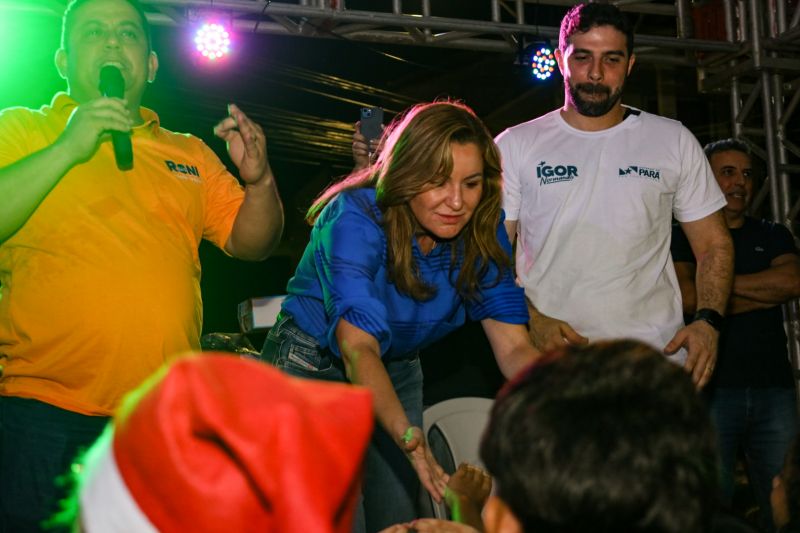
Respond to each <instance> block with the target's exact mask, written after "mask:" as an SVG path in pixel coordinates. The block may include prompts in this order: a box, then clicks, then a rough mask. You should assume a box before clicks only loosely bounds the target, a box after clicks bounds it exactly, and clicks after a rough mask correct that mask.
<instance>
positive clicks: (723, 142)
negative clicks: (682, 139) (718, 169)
mask: <svg viewBox="0 0 800 533" xmlns="http://www.w3.org/2000/svg"><path fill="white" fill-rule="evenodd" d="M731 151H733V152H742V153H743V154H745V155H747V156H748V157H752V154H751V153H750V147H749V146H747V144H746V143H745V142H744V141H740V140H739V139H734V138H733V137H731V138H728V139H720V140H718V141H714V142H710V143H708V144H707V145H705V146H704V147H703V152H705V154H706V157H707V158H708V159H709V160H711V156H712V155H714V154H716V153H719V152H731Z"/></svg>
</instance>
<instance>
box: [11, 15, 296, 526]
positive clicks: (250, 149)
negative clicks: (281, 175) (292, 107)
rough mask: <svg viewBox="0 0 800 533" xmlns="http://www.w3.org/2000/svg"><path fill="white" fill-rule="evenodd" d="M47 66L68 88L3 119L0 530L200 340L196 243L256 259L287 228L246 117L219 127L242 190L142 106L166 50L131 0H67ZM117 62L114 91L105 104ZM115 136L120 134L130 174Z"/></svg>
mask: <svg viewBox="0 0 800 533" xmlns="http://www.w3.org/2000/svg"><path fill="white" fill-rule="evenodd" d="M55 59H56V67H57V69H58V71H59V73H60V74H61V76H62V77H63V78H64V79H65V80H66V81H67V87H68V90H67V92H66V93H58V94H57V95H56V96H55V97H54V98H53V101H52V103H51V104H50V105H47V106H44V107H42V108H40V109H38V110H32V109H23V108H11V109H6V110H5V111H3V112H2V114H1V115H0V198H3V203H2V207H0V283H2V286H1V287H0V291H1V292H0V365H2V375H1V376H0V530H2V531H8V532H15V533H19V532H26V531H37V530H38V529H39V523H40V521H41V520H42V519H43V518H45V517H46V516H47V515H48V514H49V512H50V510H51V509H52V506H53V505H54V504H55V501H54V500H55V499H56V498H57V492H56V487H55V485H54V479H55V478H56V477H57V476H58V475H59V474H61V473H62V472H64V471H65V470H66V469H67V468H68V467H69V465H70V463H71V461H72V458H73V456H74V455H75V452H76V450H77V449H78V448H80V447H82V446H86V445H88V444H89V443H91V442H92V441H93V440H94V439H95V438H96V437H97V435H99V433H100V431H101V430H102V428H103V426H104V425H105V422H106V420H107V417H108V416H109V415H110V414H111V413H112V412H113V410H114V409H115V408H116V406H117V404H118V403H119V400H120V398H121V397H122V396H123V395H124V394H125V393H126V392H128V391H130V390H132V389H134V388H135V387H136V386H138V385H139V384H140V383H141V382H142V381H143V380H144V379H145V378H146V377H147V376H148V375H150V374H151V373H152V372H153V371H155V370H156V369H157V368H158V367H159V366H160V365H162V364H163V363H164V362H165V361H167V360H169V359H170V358H171V357H173V356H175V355H176V354H178V353H180V352H184V351H187V350H191V349H198V348H199V334H200V330H201V322H202V304H201V301H200V285H199V281H200V262H199V258H198V245H199V243H200V240H201V239H203V238H205V239H208V240H209V241H211V242H213V243H214V244H216V245H217V246H218V247H220V248H222V249H224V250H225V251H226V252H227V253H228V254H230V255H232V256H235V257H239V258H243V259H251V260H260V259H263V258H265V257H266V256H267V255H268V254H269V253H270V251H271V250H272V249H273V248H274V246H275V245H276V244H277V242H278V240H279V238H280V234H281V230H282V225H283V210H282V207H281V202H280V199H279V197H278V193H277V188H276V186H275V179H274V177H273V175H272V171H271V169H270V166H269V163H268V161H267V154H266V140H265V138H264V133H263V131H262V129H261V128H260V127H259V126H258V125H256V124H254V123H253V122H252V121H251V120H250V119H248V118H247V116H246V115H245V114H244V113H243V112H242V111H241V110H240V109H238V108H237V107H236V106H235V105H230V106H229V108H228V116H227V117H226V118H224V119H223V120H222V121H221V122H220V123H219V124H218V125H217V126H216V128H215V134H216V135H217V136H218V137H220V138H221V139H223V140H225V141H226V143H227V144H228V151H229V154H230V156H231V159H232V161H233V163H234V164H235V165H236V167H237V168H238V169H239V177H240V178H241V180H242V182H244V187H242V186H241V185H240V184H239V183H238V182H237V180H236V178H234V177H233V176H232V175H231V174H229V173H228V171H227V170H226V169H225V167H224V166H223V164H222V162H221V161H220V160H219V159H218V158H217V157H216V155H214V153H213V152H212V151H211V150H210V149H209V148H208V147H207V146H206V145H205V144H203V142H202V141H200V140H199V139H197V138H195V137H193V136H191V135H181V134H175V133H173V132H170V131H168V130H166V129H164V128H162V127H161V126H160V124H159V121H158V116H157V115H156V114H155V113H154V112H153V111H151V110H149V109H146V108H143V107H141V101H142V95H143V93H144V91H145V87H146V86H147V84H148V83H150V82H152V81H153V80H154V79H155V77H156V72H157V70H158V57H157V56H156V54H155V52H154V51H153V50H152V48H151V42H150V29H149V26H148V23H147V19H146V17H145V14H144V12H143V11H142V8H141V6H140V5H139V4H138V3H137V2H136V0H73V1H72V2H71V3H70V4H69V5H68V7H67V10H66V12H65V14H64V19H63V29H62V39H61V48H60V49H59V50H58V52H57V53H56V58H55ZM109 67H110V68H112V69H116V70H118V71H119V73H120V74H121V76H122V79H123V81H124V93H123V94H122V97H107V96H104V95H103V94H101V91H100V89H99V83H100V72H101V70H103V69H104V68H109ZM111 132H121V133H123V134H125V135H129V136H130V140H131V143H132V149H133V168H132V169H131V170H127V171H122V170H119V169H118V168H117V165H116V163H115V154H114V150H113V149H112V143H111V140H110V133H111Z"/></svg>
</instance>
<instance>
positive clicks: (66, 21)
mask: <svg viewBox="0 0 800 533" xmlns="http://www.w3.org/2000/svg"><path fill="white" fill-rule="evenodd" d="M93 1H97V0H72V1H71V2H70V3H69V4H67V8H66V10H65V11H64V17H63V18H62V19H61V48H63V49H64V50H66V49H67V45H68V44H69V38H70V36H71V35H72V26H73V25H74V22H73V19H74V18H75V12H76V11H77V10H78V9H80V7H81V6H82V5H84V4H87V3H89V2H93ZM123 1H124V2H127V3H129V4H130V5H131V7H133V9H135V10H136V12H137V13H138V14H139V18H141V19H142V29H143V30H144V36H145V38H146V39H147V47H148V49H151V50H152V48H153V44H152V42H151V37H150V36H151V33H150V23H149V22H147V15H146V14H145V12H144V8H143V7H142V5H141V4H140V3H139V1H138V0H123Z"/></svg>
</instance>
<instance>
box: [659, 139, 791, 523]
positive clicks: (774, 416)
mask: <svg viewBox="0 0 800 533" xmlns="http://www.w3.org/2000/svg"><path fill="white" fill-rule="evenodd" d="M705 153H706V156H707V157H708V160H709V162H710V163H711V168H712V170H713V171H714V176H715V177H716V179H717V182H718V183H719V186H720V188H721V189H722V192H723V193H724V194H725V199H726V200H727V204H726V205H725V207H723V209H722V213H723V214H724V215H725V222H726V224H727V226H728V229H729V230H730V234H731V236H732V238H733V246H734V250H735V265H734V272H735V274H734V277H733V290H732V293H731V297H730V300H729V301H728V308H727V310H726V314H727V315H728V316H727V319H726V324H725V326H724V327H723V329H722V333H721V335H720V343H719V360H718V364H717V368H716V370H715V372H714V376H713V378H712V379H711V382H710V384H709V386H708V388H707V391H706V395H707V397H708V401H709V408H710V410H711V418H712V420H713V422H714V425H715V426H716V429H717V432H718V434H719V445H720V454H721V458H722V499H723V502H724V503H725V504H727V505H730V504H731V500H732V497H733V489H734V471H735V469H736V462H737V458H738V456H739V450H740V449H741V450H742V451H743V452H744V457H745V458H746V461H747V467H748V474H749V478H750V485H751V486H752V488H753V490H754V493H755V497H756V501H757V502H758V505H759V508H760V519H759V522H760V525H761V526H762V527H763V528H764V529H765V530H766V531H771V530H772V520H771V511H770V499H769V496H770V492H771V489H772V479H773V477H774V476H776V475H777V474H778V473H779V472H780V470H781V465H782V464H783V458H784V456H785V454H786V452H787V450H788V449H789V445H790V443H791V441H792V438H793V437H794V435H795V434H796V432H797V397H796V394H795V378H794V374H793V372H792V366H791V363H790V361H789V354H788V351H787V345H786V333H785V332H784V329H783V313H782V312H781V304H784V303H786V302H788V301H789V300H792V299H793V298H797V297H798V296H800V258H799V257H798V255H797V249H796V247H795V244H794V238H793V237H792V235H791V233H789V230H787V229H786V228H785V227H783V226H782V225H780V224H776V223H775V222H770V221H768V220H764V219H758V218H753V217H750V216H748V215H747V210H748V209H749V207H750V203H751V202H752V199H753V178H754V177H753V162H752V159H751V157H750V151H749V149H748V148H747V145H745V144H744V143H743V142H741V141H739V140H736V139H723V140H720V141H716V142H713V143H710V144H708V145H707V146H706V147H705ZM672 258H673V261H675V269H676V271H677V273H678V281H679V282H680V286H681V293H682V296H683V308H684V312H685V313H686V314H689V315H691V314H692V313H694V312H695V308H696V306H697V298H698V296H697V289H696V286H695V285H696V281H695V280H696V270H697V267H696V264H695V258H694V254H693V253H692V249H691V246H690V244H689V242H687V239H686V236H685V235H684V233H683V232H682V231H681V229H680V228H679V227H675V228H674V232H673V239H672Z"/></svg>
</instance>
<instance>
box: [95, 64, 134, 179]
mask: <svg viewBox="0 0 800 533" xmlns="http://www.w3.org/2000/svg"><path fill="white" fill-rule="evenodd" d="M100 93H101V94H102V95H103V96H109V97H112V98H123V97H124V96H125V79H124V78H123V77H122V73H121V72H120V71H119V69H118V68H117V67H115V66H114V65H106V66H104V67H103V68H102V69H100ZM111 142H112V144H113V145H114V157H115V158H116V160H117V168H118V169H120V170H130V169H132V168H133V146H131V134H130V133H126V132H122V131H112V132H111Z"/></svg>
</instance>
